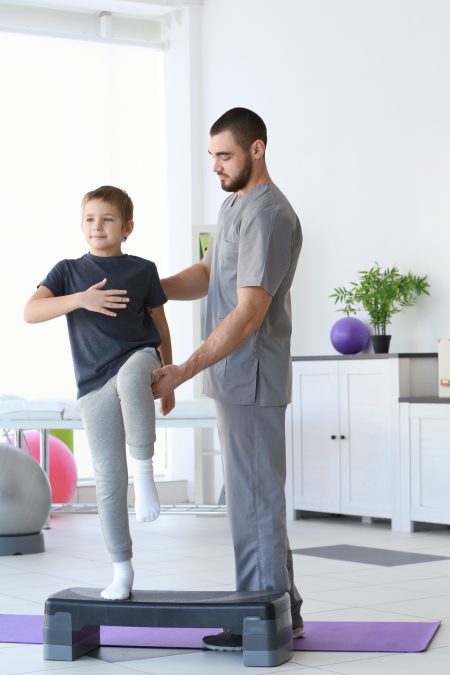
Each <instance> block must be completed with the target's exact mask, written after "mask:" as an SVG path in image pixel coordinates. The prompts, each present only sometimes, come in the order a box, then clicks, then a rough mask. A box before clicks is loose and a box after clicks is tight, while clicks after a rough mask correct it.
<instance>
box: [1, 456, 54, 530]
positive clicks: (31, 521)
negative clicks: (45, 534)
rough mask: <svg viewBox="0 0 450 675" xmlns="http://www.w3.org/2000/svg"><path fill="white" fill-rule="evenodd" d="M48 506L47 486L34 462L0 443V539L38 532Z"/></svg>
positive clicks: (49, 491)
mask: <svg viewBox="0 0 450 675" xmlns="http://www.w3.org/2000/svg"><path fill="white" fill-rule="evenodd" d="M50 504H51V489H50V483H49V481H48V478H47V476H46V475H45V473H44V471H43V470H42V469H41V467H40V466H39V464H38V463H37V462H36V460H35V459H33V457H31V456H30V455H28V454H26V453H24V452H23V451H22V450H20V449H19V448H16V447H15V446H13V445H7V444H5V443H0V537H3V536H5V535H27V534H36V533H38V532H40V530H41V529H42V527H43V526H44V524H45V521H46V520H47V518H48V514H49V513H50Z"/></svg>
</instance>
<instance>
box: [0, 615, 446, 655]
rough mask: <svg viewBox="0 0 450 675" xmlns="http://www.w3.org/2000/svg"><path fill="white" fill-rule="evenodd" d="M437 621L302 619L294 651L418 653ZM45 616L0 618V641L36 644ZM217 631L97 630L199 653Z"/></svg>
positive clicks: (125, 642) (137, 643)
mask: <svg viewBox="0 0 450 675" xmlns="http://www.w3.org/2000/svg"><path fill="white" fill-rule="evenodd" d="M440 625H441V622H440V621H388V622H385V621H370V622H367V621H305V637H303V638H300V639H298V640H295V641H294V649H295V650H296V651H311V652H422V651H424V650H425V649H426V648H427V647H428V645H429V644H430V642H431V640H432V638H433V636H434V634H435V633H436V631H437V629H438V628H439V626H440ZM43 626H44V617H42V616H36V615H26V614H0V642H20V643H27V644H41V643H42V636H43ZM219 631H220V629H219V628H210V629H209V628H131V627H127V626H102V627H101V630H100V637H101V644H102V645H105V646H106V645H108V646H117V647H119V646H120V647H166V648H171V647H173V648H175V647H176V648H184V649H201V648H202V637H203V636H204V635H207V634H208V633H217V632H219Z"/></svg>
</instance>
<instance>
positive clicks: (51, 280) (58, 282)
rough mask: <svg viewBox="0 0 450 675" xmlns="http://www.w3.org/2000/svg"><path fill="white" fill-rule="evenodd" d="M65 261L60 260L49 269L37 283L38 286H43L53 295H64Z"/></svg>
mask: <svg viewBox="0 0 450 675" xmlns="http://www.w3.org/2000/svg"><path fill="white" fill-rule="evenodd" d="M66 269H67V265H66V261H65V260H60V262H58V263H56V265H55V266H54V267H53V268H52V269H51V270H50V272H49V273H48V274H47V276H46V277H45V279H43V280H42V281H41V282H39V284H38V286H37V287H38V288H39V287H40V286H45V287H46V288H48V290H49V291H51V292H52V293H53V295H57V296H59V295H65V294H66Z"/></svg>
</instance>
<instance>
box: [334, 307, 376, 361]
mask: <svg viewBox="0 0 450 675" xmlns="http://www.w3.org/2000/svg"><path fill="white" fill-rule="evenodd" d="M369 338H370V331H369V327H368V326H367V325H366V324H365V323H363V322H362V321H360V320H359V319H357V318H356V317H355V316H346V317H344V318H343V319H339V321H336V323H335V324H334V326H333V327H332V329H331V333H330V339H331V344H332V345H333V347H334V348H335V349H336V351H338V352H339V353H340V354H359V352H362V351H363V349H365V348H366V347H367V345H368V344H369Z"/></svg>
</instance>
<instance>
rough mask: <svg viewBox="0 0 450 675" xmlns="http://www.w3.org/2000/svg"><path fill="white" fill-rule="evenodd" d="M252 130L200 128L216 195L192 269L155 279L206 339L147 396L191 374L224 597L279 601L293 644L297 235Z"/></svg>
mask: <svg viewBox="0 0 450 675" xmlns="http://www.w3.org/2000/svg"><path fill="white" fill-rule="evenodd" d="M266 143H267V132H266V127H265V124H264V122H263V120H262V119H261V118H260V117H259V116H258V115H256V113H254V112H252V111H251V110H247V109H246V108H233V109H232V110H229V111H228V112H226V113H224V115H222V116H221V117H220V118H219V119H218V120H217V121H216V122H215V123H214V124H213V126H212V127H211V130H210V142H209V153H210V154H211V157H212V160H213V171H214V172H215V173H217V175H218V176H219V178H220V183H221V186H222V188H223V190H225V191H226V192H231V193H232V194H231V195H230V196H229V197H228V198H227V199H226V200H225V202H224V203H223V205H222V208H221V210H220V213H219V218H218V225H217V232H216V235H215V237H214V240H213V242H212V243H211V245H210V247H209V249H208V251H207V253H206V256H205V258H204V259H203V261H202V262H200V263H197V264H196V265H193V266H192V267H189V268H188V269H186V270H183V271H182V272H180V273H179V274H176V275H174V276H172V277H169V278H167V279H163V280H162V286H163V288H164V291H165V293H166V295H167V297H168V298H169V299H172V300H193V299H197V298H201V297H203V296H205V295H207V296H208V298H207V311H206V339H205V342H204V343H203V345H202V346H201V347H200V348H199V349H197V351H195V352H194V353H193V354H192V356H191V357H190V358H189V359H188V360H187V361H186V362H185V363H182V364H181V365H179V366H175V365H169V366H165V367H164V368H160V369H158V370H156V371H154V375H156V376H159V381H158V382H157V383H156V384H154V385H153V391H154V396H155V398H158V397H161V396H166V395H167V394H168V393H169V392H172V391H173V390H174V389H175V388H176V387H178V386H179V385H180V384H181V383H182V382H185V381H186V380H188V379H190V378H191V377H193V376H194V375H196V374H197V373H199V372H200V371H202V370H205V374H204V393H205V394H206V395H208V396H210V397H212V398H214V399H215V400H216V407H217V418H218V428H219V438H220V444H221V449H222V454H223V460H224V472H225V492H226V498H227V507H228V517H229V521H230V527H231V533H232V537H233V543H234V549H235V565H236V587H237V590H242V591H257V590H266V591H283V590H286V591H288V592H289V594H290V597H291V612H292V623H293V628H294V637H300V636H301V635H302V634H303V621H302V619H301V615H300V607H301V604H302V600H301V597H300V595H299V593H298V591H297V589H296V587H295V584H294V578H293V565H292V553H291V551H290V548H289V542H288V538H287V531H286V502H285V494H284V484H285V477H286V446H285V412H286V405H287V403H289V401H290V396H291V357H290V338H291V308H290V293H289V291H290V287H291V284H292V279H293V277H294V273H295V268H296V265H297V260H298V256H299V253H300V248H301V243H302V234H301V228H300V223H299V220H298V218H297V216H296V214H295V212H294V211H293V209H292V207H291V205H290V204H289V202H288V201H287V199H286V198H285V197H284V195H283V194H282V193H281V192H280V190H279V189H278V188H277V187H276V186H275V185H274V184H273V182H272V180H271V178H270V176H269V173H268V170H267V167H266V162H265V149H266ZM204 644H205V646H206V647H208V648H210V649H226V650H237V649H240V648H242V636H240V635H233V634H232V633H230V631H228V630H226V629H225V630H224V631H223V632H222V633H220V634H219V635H215V636H207V637H205V638H204Z"/></svg>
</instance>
